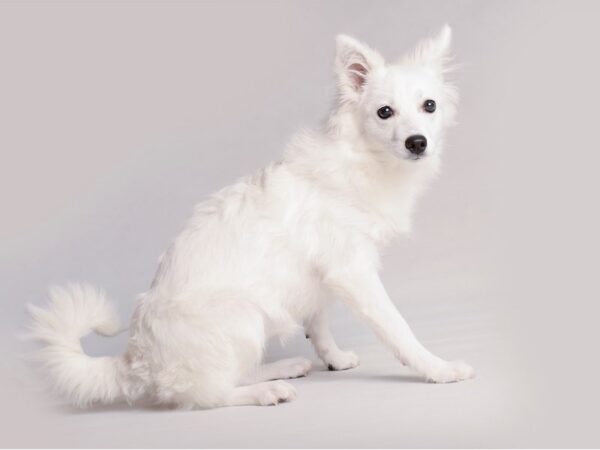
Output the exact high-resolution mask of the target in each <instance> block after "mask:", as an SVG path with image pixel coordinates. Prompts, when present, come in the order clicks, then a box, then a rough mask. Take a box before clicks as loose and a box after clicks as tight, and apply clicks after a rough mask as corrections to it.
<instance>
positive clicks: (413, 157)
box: [403, 153, 427, 161]
mask: <svg viewBox="0 0 600 450" xmlns="http://www.w3.org/2000/svg"><path fill="white" fill-rule="evenodd" d="M426 157H427V154H425V153H422V154H420V155H414V154H412V153H411V154H408V155H404V157H403V159H406V160H408V161H418V160H420V159H424V158H426Z"/></svg>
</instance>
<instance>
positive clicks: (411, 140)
mask: <svg viewBox="0 0 600 450" xmlns="http://www.w3.org/2000/svg"><path fill="white" fill-rule="evenodd" d="M404 145H405V146H406V148H407V149H408V151H409V152H411V153H412V154H414V155H420V154H421V153H423V152H424V151H425V149H426V148H427V138H426V137H425V136H423V135H422V134H413V135H412V136H409V137H408V138H406V141H405V142H404Z"/></svg>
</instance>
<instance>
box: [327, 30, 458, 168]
mask: <svg viewBox="0 0 600 450" xmlns="http://www.w3.org/2000/svg"><path fill="white" fill-rule="evenodd" d="M450 40H451V30H450V27H449V26H447V25H446V26H444V28H443V29H442V31H441V32H440V34H439V35H438V36H437V37H435V38H433V39H428V40H425V41H423V42H421V43H419V44H418V45H417V48H416V49H415V51H414V52H413V53H412V54H409V55H407V56H405V57H403V58H402V59H400V61H399V62H397V63H393V64H390V63H386V62H385V61H384V59H383V57H382V56H381V55H380V54H379V53H378V52H376V51H375V50H373V49H371V48H369V47H368V46H366V45H365V44H362V43H360V42H358V41H356V40H355V39H353V38H351V37H348V36H345V35H340V36H338V37H337V49H336V65H335V71H336V77H337V80H338V89H339V91H338V94H339V95H338V98H339V102H340V107H342V108H343V110H344V111H346V112H347V114H349V115H351V116H352V118H353V122H354V123H355V124H356V125H357V126H358V128H359V130H360V134H361V136H362V138H364V139H365V140H366V141H367V143H368V145H369V146H370V147H371V148H373V149H377V150H379V151H383V152H388V153H392V154H393V155H395V156H396V157H398V158H400V159H402V160H409V161H410V160H418V159H421V158H428V157H431V156H434V155H436V154H437V153H438V152H439V147H440V141H441V137H442V132H443V129H444V128H445V126H447V125H449V124H450V123H452V119H453V116H454V111H455V104H456V100H457V95H456V91H455V89H454V87H453V86H452V85H451V84H449V83H448V82H447V80H445V78H444V75H445V73H446V72H447V71H448V65H447V63H448V60H449V55H448V52H449V47H450Z"/></svg>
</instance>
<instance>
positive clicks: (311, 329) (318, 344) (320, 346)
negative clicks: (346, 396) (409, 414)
mask: <svg viewBox="0 0 600 450" xmlns="http://www.w3.org/2000/svg"><path fill="white" fill-rule="evenodd" d="M305 330H306V337H307V338H310V341H311V342H312V345H313V347H314V348H315V351H316V352H317V355H319V358H321V360H322V361H323V362H324V363H325V365H326V366H327V368H328V369H329V370H346V369H352V368H353V367H356V366H358V365H359V363H360V361H359V359H358V356H356V353H354V352H352V351H343V350H340V348H339V347H338V346H337V344H336V343H335V341H334V340H333V336H332V334H331V330H330V329H329V324H328V323H327V310H326V309H325V308H323V309H321V310H320V311H318V312H317V313H316V314H315V315H314V316H312V317H311V319H310V320H309V321H308V322H307V323H306V325H305Z"/></svg>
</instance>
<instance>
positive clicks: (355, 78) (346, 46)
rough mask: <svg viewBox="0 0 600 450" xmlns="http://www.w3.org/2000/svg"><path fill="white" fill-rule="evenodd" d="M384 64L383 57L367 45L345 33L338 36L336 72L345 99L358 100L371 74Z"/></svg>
mask: <svg viewBox="0 0 600 450" xmlns="http://www.w3.org/2000/svg"><path fill="white" fill-rule="evenodd" d="M384 64H385V62H384V60H383V57H382V56H381V55H380V54H379V53H377V52H376V51H375V50H373V49H371V48H369V47H368V46H367V45H365V44H363V43H361V42H359V41H357V40H356V39H354V38H351V37H350V36H346V35H344V34H340V35H338V36H337V38H336V54H335V74H336V77H337V80H338V88H339V90H340V94H341V95H342V98H343V99H347V100H356V99H357V98H358V97H359V96H360V94H361V92H362V91H363V89H364V86H365V84H366V83H367V80H368V77H369V74H370V73H371V72H372V71H373V70H375V69H377V68H378V67H382V66H383V65H384Z"/></svg>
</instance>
